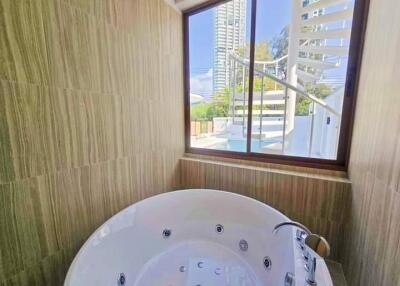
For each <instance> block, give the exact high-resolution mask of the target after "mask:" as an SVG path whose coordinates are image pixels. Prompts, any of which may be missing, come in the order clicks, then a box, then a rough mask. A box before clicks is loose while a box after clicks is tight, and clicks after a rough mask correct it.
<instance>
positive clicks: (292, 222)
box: [272, 221, 312, 235]
mask: <svg viewBox="0 0 400 286" xmlns="http://www.w3.org/2000/svg"><path fill="white" fill-rule="evenodd" d="M284 226H296V227H298V228H300V229H302V230H304V232H305V233H306V234H307V235H310V234H311V233H312V232H311V231H310V230H309V229H308V228H307V227H306V226H305V225H303V224H301V223H299V222H296V221H285V222H282V223H279V224H277V225H276V226H275V227H274V230H273V231H272V233H274V234H276V233H278V231H279V229H280V228H281V227H284Z"/></svg>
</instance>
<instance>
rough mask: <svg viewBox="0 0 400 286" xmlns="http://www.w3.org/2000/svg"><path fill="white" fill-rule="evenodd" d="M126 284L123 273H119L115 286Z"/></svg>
mask: <svg viewBox="0 0 400 286" xmlns="http://www.w3.org/2000/svg"><path fill="white" fill-rule="evenodd" d="M125 283H126V278H125V274H124V273H120V274H119V278H118V280H117V285H118V286H123V285H125Z"/></svg>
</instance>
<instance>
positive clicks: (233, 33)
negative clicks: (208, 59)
mask: <svg viewBox="0 0 400 286" xmlns="http://www.w3.org/2000/svg"><path fill="white" fill-rule="evenodd" d="M246 6H247V0H232V1H230V2H227V3H225V4H223V5H220V6H218V7H217V8H216V10H215V14H214V37H215V47H214V49H215V50H214V67H213V90H214V92H215V91H220V90H223V89H224V88H225V87H226V86H228V84H229V72H230V71H229V53H230V52H232V51H234V52H237V51H238V50H239V49H241V48H244V46H245V43H246Z"/></svg>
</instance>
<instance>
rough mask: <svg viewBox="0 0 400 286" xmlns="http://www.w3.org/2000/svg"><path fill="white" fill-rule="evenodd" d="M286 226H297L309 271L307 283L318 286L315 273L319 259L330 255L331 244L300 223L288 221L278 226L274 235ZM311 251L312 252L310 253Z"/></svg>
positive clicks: (306, 266) (298, 238)
mask: <svg viewBox="0 0 400 286" xmlns="http://www.w3.org/2000/svg"><path fill="white" fill-rule="evenodd" d="M284 226H295V227H297V228H299V229H298V230H297V231H296V239H297V240H298V241H299V244H300V248H301V249H302V250H303V257H304V259H305V260H306V265H305V268H306V270H307V271H308V274H307V278H306V282H307V284H308V285H313V286H315V285H317V282H316V280H315V271H316V269H317V257H316V255H318V256H320V257H321V258H326V257H328V256H329V253H330V246H329V243H328V242H327V241H326V239H325V238H323V237H322V236H320V235H316V234H313V233H312V232H311V231H310V230H309V229H308V228H307V227H306V226H304V225H303V224H301V223H299V222H295V221H287V222H282V223H280V224H277V225H276V226H275V227H274V230H273V233H274V234H277V233H278V231H279V229H280V228H281V227H284ZM309 249H311V250H312V251H309Z"/></svg>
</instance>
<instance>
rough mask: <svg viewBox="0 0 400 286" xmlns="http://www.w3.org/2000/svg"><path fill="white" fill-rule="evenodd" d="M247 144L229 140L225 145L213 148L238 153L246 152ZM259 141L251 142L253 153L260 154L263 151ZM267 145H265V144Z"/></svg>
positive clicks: (221, 144) (220, 144)
mask: <svg viewBox="0 0 400 286" xmlns="http://www.w3.org/2000/svg"><path fill="white" fill-rule="evenodd" d="M246 144H247V142H246V141H245V140H227V141H226V142H223V143H218V144H216V145H214V146H212V147H211V148H212V149H216V150H224V151H236V152H246ZM260 144H262V143H260V142H259V141H258V140H257V141H252V142H251V151H252V152H259V151H260V149H261V145H260ZM264 144H265V143H264Z"/></svg>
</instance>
